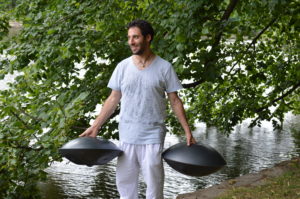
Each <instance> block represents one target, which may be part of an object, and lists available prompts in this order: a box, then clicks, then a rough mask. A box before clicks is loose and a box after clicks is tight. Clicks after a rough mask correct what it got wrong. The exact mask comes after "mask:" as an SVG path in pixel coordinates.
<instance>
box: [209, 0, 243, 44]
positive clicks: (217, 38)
mask: <svg viewBox="0 0 300 199" xmlns="http://www.w3.org/2000/svg"><path fill="white" fill-rule="evenodd" d="M238 1H239V0H231V1H230V3H229V5H228V6H227V8H226V10H225V12H224V14H223V16H222V18H221V20H220V23H223V22H224V21H228V19H229V17H230V15H231V13H232V12H233V10H234V8H235V6H236V5H237V3H238ZM221 25H222V24H221ZM220 27H221V28H220V30H219V32H218V34H217V35H216V36H215V39H214V40H215V42H214V43H213V45H212V50H213V49H214V48H216V47H217V46H218V45H219V43H220V41H221V38H222V35H223V30H224V26H220Z"/></svg>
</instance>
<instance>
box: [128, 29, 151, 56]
mask: <svg viewBox="0 0 300 199" xmlns="http://www.w3.org/2000/svg"><path fill="white" fill-rule="evenodd" d="M128 45H129V47H130V49H131V51H132V54H134V55H141V54H143V53H144V52H145V49H146V48H147V46H148V41H147V39H146V37H144V36H143V35H142V33H141V30H140V29H139V28H138V27H132V28H129V29H128Z"/></svg>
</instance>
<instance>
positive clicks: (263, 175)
mask: <svg viewBox="0 0 300 199" xmlns="http://www.w3.org/2000/svg"><path fill="white" fill-rule="evenodd" d="M295 163H296V164H300V157H297V158H293V159H292V160H287V161H284V162H281V163H278V164H276V165H275V166H274V167H272V168H267V169H264V170H262V171H260V172H259V173H251V174H247V175H244V176H240V177H237V178H234V179H231V180H227V181H224V182H222V183H221V184H219V185H215V186H212V187H209V188H207V189H200V190H197V191H195V192H192V193H186V194H180V195H178V196H177V198H176V199H213V198H216V197H218V196H220V195H221V194H222V193H224V192H225V191H226V190H228V189H232V188H233V187H235V188H237V187H252V186H259V185H263V184H265V183H266V180H267V179H269V178H273V177H278V176H280V175H282V174H283V173H285V172H286V171H289V170H291V169H293V166H292V165H294V164H295Z"/></svg>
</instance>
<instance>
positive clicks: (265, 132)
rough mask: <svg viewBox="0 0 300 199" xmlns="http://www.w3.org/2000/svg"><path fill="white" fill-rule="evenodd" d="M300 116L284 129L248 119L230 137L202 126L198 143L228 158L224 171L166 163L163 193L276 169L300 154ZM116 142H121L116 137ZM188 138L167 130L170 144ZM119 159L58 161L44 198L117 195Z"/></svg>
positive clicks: (289, 119)
mask: <svg viewBox="0 0 300 199" xmlns="http://www.w3.org/2000/svg"><path fill="white" fill-rule="evenodd" d="M299 119H300V117H299V116H293V115H291V114H287V117H286V120H285V125H284V130H283V131H280V132H277V131H273V130H272V125H271V123H269V122H264V123H263V124H262V126H261V127H254V128H252V129H249V128H248V125H249V121H245V122H243V123H242V124H241V125H238V126H236V128H235V130H234V131H233V132H232V133H231V134H230V135H229V136H228V137H227V136H225V135H222V134H220V133H219V132H217V130H216V129H215V128H207V127H206V126H205V124H199V125H198V127H197V129H196V131H194V133H193V134H194V136H195V138H196V139H197V141H200V142H202V143H204V144H207V145H210V146H212V147H214V148H215V149H216V150H217V151H219V152H220V154H222V155H223V156H224V158H225V160H226V161H227V165H226V166H225V167H224V168H223V169H221V170H220V171H218V172H216V173H214V174H211V175H208V176H204V177H189V176H185V175H183V174H180V173H178V172H177V171H175V170H173V169H172V168H170V167H169V166H168V165H167V164H166V162H165V163H164V167H165V188H164V196H165V198H167V199H171V198H176V196H177V195H178V194H181V193H187V192H193V191H196V190H197V189H203V188H207V187H210V186H212V185H215V184H219V183H220V182H222V181H224V180H226V179H231V178H234V177H237V176H240V175H243V174H247V173H253V172H258V171H260V170H262V169H264V168H268V167H272V166H273V165H274V164H276V163H279V162H281V161H283V160H287V159H290V158H291V157H292V156H295V155H299V152H300V149H299V146H297V145H296V144H295V142H294V138H293V137H292V136H291V129H293V128H294V129H295V128H298V130H299V121H300V120H299ZM112 141H113V142H115V143H116V144H117V141H114V140H112ZM184 141H185V138H184V137H180V136H175V135H170V134H168V135H167V137H166V142H165V148H168V147H170V146H172V145H174V144H177V143H179V142H184ZM115 165H116V159H114V160H113V161H111V162H110V163H108V164H106V165H101V166H93V167H87V166H80V165H75V164H73V163H71V162H69V161H68V160H64V161H63V162H55V163H54V164H53V165H52V166H51V167H50V168H48V169H47V170H46V171H47V173H48V177H49V180H48V181H47V182H46V183H42V184H41V185H40V187H41V190H42V193H43V197H44V198H45V199H52V198H53V199H63V198H74V199H75V198H76V199H81V198H82V199H83V198H84V199H89V198H91V199H96V198H97V199H114V198H118V196H119V195H118V192H117V190H116V185H115ZM142 180H143V179H142V176H140V181H141V183H140V187H139V188H140V198H145V195H144V193H145V188H146V186H145V184H144V183H143V182H142Z"/></svg>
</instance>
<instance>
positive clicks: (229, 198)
mask: <svg viewBox="0 0 300 199" xmlns="http://www.w3.org/2000/svg"><path fill="white" fill-rule="evenodd" d="M291 164H292V166H291V168H292V169H291V170H290V171H288V172H286V173H284V174H283V175H281V176H279V177H276V178H270V179H268V180H267V183H266V184H264V185H261V186H256V187H249V188H244V187H243V188H233V189H231V190H228V191H227V192H225V193H224V194H223V195H221V196H220V197H218V199H300V165H299V161H295V162H292V163H291Z"/></svg>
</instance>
